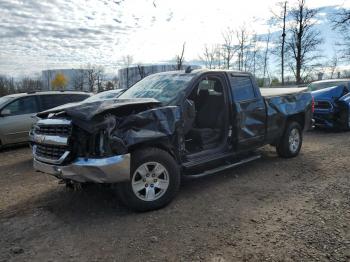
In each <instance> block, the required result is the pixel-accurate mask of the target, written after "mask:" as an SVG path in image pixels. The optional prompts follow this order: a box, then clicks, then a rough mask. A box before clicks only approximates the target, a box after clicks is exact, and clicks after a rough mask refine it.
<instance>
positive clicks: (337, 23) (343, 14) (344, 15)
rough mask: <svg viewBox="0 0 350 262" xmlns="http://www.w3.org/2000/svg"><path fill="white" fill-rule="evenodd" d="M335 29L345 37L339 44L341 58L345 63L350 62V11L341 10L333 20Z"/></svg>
mask: <svg viewBox="0 0 350 262" xmlns="http://www.w3.org/2000/svg"><path fill="white" fill-rule="evenodd" d="M331 22H332V23H333V28H334V29H336V30H338V31H339V32H340V33H341V35H342V36H343V41H341V42H339V43H337V45H338V46H339V47H340V51H341V57H340V58H342V59H343V60H345V62H349V61H350V9H345V8H341V9H340V10H339V11H338V12H337V13H335V14H334V16H333V17H332V18H331Z"/></svg>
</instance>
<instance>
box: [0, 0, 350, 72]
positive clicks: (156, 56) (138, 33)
mask: <svg viewBox="0 0 350 262" xmlns="http://www.w3.org/2000/svg"><path fill="white" fill-rule="evenodd" d="M276 2H278V1H276V0H243V1H242V0H239V1H237V0H236V1H234V0H216V1H200V0H198V1H193V0H192V1H191V0H175V1H174V0H155V1H153V0H94V1H92V0H50V1H45V0H22V1H19V0H0V11H1V16H0V74H8V75H14V76H23V75H31V74H35V73H39V72H40V71H41V70H43V69H55V68H79V67H81V66H84V65H86V64H87V63H91V64H98V65H103V66H105V67H106V69H107V72H109V73H111V72H114V71H116V70H117V68H118V67H119V66H120V65H121V57H122V56H124V55H128V54H130V55H133V57H134V62H137V63H154V62H163V61H168V60H171V59H172V58H173V57H174V56H175V54H176V53H178V52H179V50H180V49H181V45H182V43H183V42H184V41H186V43H187V46H186V54H185V56H186V60H187V61H189V60H192V59H194V60H195V59H198V55H199V54H200V53H201V50H202V49H203V46H204V44H214V43H218V42H221V38H222V37H221V33H222V31H223V30H225V28H227V27H228V26H230V27H231V28H235V27H239V26H241V25H242V24H243V23H245V24H246V26H247V28H248V29H249V30H250V31H255V32H257V33H258V34H264V33H266V32H267V31H268V28H269V27H268V26H267V25H266V19H267V18H268V17H270V16H271V12H270V10H271V9H273V8H274V6H275V4H276ZM307 4H308V6H309V7H312V8H319V7H324V10H323V11H321V15H320V16H319V19H320V21H319V24H320V28H321V30H322V31H323V32H322V33H323V35H324V37H327V39H326V42H325V45H324V47H323V48H324V49H327V50H329V51H330V52H331V51H332V45H333V43H334V41H335V40H336V38H337V37H338V36H337V35H336V34H335V33H334V32H332V31H331V30H330V28H329V26H328V25H327V23H328V22H327V17H328V12H331V11H329V10H334V8H337V7H338V6H342V7H346V8H350V0H307ZM272 30H273V29H272ZM328 53H329V52H328Z"/></svg>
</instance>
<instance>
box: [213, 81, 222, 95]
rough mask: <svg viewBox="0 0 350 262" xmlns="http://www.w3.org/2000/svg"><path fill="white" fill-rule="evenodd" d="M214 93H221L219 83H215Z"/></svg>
mask: <svg viewBox="0 0 350 262" xmlns="http://www.w3.org/2000/svg"><path fill="white" fill-rule="evenodd" d="M214 91H215V92H218V93H222V85H221V82H220V81H215V84H214Z"/></svg>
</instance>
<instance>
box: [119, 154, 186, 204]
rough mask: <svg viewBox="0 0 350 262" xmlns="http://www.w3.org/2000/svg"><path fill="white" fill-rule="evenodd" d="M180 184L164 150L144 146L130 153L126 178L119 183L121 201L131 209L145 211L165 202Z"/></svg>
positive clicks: (172, 159) (177, 174)
mask: <svg viewBox="0 0 350 262" xmlns="http://www.w3.org/2000/svg"><path fill="white" fill-rule="evenodd" d="M179 187H180V171H179V167H178V164H177V163H176V161H175V160H174V158H173V157H172V156H171V155H170V154H169V153H168V152H166V151H164V150H161V149H158V148H148V149H144V150H139V151H135V152H133V153H132V154H131V175H130V181H128V182H124V183H122V184H120V185H119V189H118V193H119V197H120V199H121V200H122V202H123V203H124V204H125V205H126V206H128V207H130V208H131V209H133V210H135V211H149V210H155V209H159V208H161V207H164V206H165V205H167V204H168V203H169V202H170V201H171V200H172V199H173V198H174V197H175V195H176V193H177V191H178V190H179Z"/></svg>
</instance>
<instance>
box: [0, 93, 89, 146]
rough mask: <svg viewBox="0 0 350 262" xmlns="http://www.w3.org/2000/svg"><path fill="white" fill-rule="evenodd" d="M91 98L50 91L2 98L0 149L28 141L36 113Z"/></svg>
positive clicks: (0, 102) (86, 94) (0, 100)
mask: <svg viewBox="0 0 350 262" xmlns="http://www.w3.org/2000/svg"><path fill="white" fill-rule="evenodd" d="M88 97H90V94H89V93H84V92H74V91H64V92H61V91H48V92H33V93H20V94H13V95H8V96H3V97H0V147H1V146H3V145H8V144H15V143H22V142H26V141H28V132H29V130H30V128H31V126H32V125H33V123H34V122H35V121H36V118H35V117H34V116H35V115H36V113H38V112H41V111H45V110H47V109H51V108H53V107H56V106H60V105H63V104H67V103H71V102H79V101H82V100H84V99H86V98H88Z"/></svg>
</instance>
